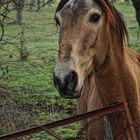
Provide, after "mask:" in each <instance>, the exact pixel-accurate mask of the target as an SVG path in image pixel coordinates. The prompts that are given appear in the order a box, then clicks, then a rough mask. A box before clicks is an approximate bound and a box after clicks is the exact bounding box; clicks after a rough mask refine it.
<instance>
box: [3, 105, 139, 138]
mask: <svg viewBox="0 0 140 140" xmlns="http://www.w3.org/2000/svg"><path fill="white" fill-rule="evenodd" d="M114 112H125V113H126V118H127V121H128V127H129V131H130V133H131V137H132V139H133V140H137V137H136V133H135V129H134V126H133V121H132V118H131V115H130V112H129V109H128V105H127V103H117V104H113V105H110V106H108V107H104V108H101V109H99V110H95V111H91V112H87V113H83V114H80V115H76V116H74V117H70V118H66V119H63V120H59V121H55V122H52V123H47V124H44V125H40V126H36V127H32V128H28V129H25V130H21V131H17V132H14V133H11V134H7V135H3V136H0V140H9V139H13V138H17V137H22V136H26V135H31V134H33V133H38V132H40V131H46V132H47V133H49V134H50V135H52V136H53V137H55V138H56V139H58V140H66V139H65V138H63V137H61V136H59V135H57V134H56V133H54V132H53V131H52V130H51V129H53V128H57V127H60V126H64V125H68V124H71V123H75V122H79V121H82V120H86V119H88V118H93V119H94V118H100V117H103V116H105V115H108V114H111V113H114Z"/></svg>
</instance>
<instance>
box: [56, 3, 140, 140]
mask: <svg viewBox="0 0 140 140" xmlns="http://www.w3.org/2000/svg"><path fill="white" fill-rule="evenodd" d="M55 20H56V23H57V25H58V26H59V27H60V38H59V45H60V47H59V53H58V62H57V65H56V68H55V70H54V84H55V87H56V88H57V89H58V91H59V93H60V95H61V96H62V97H64V98H69V99H72V98H78V105H77V109H78V113H82V112H86V111H91V110H95V109H99V108H101V107H105V106H107V105H109V104H113V103H115V102H127V103H128V106H129V109H130V113H131V116H132V120H133V123H134V128H135V131H136V135H137V138H138V139H139V140H140V55H138V54H137V53H135V52H133V51H132V50H130V49H129V48H127V47H126V44H127V40H128V39H127V38H128V33H127V29H126V26H125V23H124V20H123V18H122V16H121V14H120V13H119V12H118V11H117V10H116V9H115V7H114V6H112V5H111V4H110V3H109V1H108V0H61V2H60V3H59V5H58V7H57V9H56V13H55ZM107 119H108V121H109V122H110V126H111V130H112V133H113V137H114V139H119V140H128V139H129V140H131V139H132V138H131V136H130V132H129V130H128V123H127V121H126V116H125V114H124V113H119V114H118V113H116V114H115V115H110V116H107ZM125 130H126V131H125ZM87 139H89V140H94V139H95V140H103V121H102V120H99V121H98V122H97V121H96V122H93V124H92V127H91V128H90V129H89V130H88V138H87Z"/></svg>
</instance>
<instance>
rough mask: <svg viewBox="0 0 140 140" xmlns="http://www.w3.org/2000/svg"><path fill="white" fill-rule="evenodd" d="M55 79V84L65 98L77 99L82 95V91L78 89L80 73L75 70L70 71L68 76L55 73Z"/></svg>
mask: <svg viewBox="0 0 140 140" xmlns="http://www.w3.org/2000/svg"><path fill="white" fill-rule="evenodd" d="M53 81H54V86H55V87H56V89H57V90H58V91H59V94H60V95H61V96H62V97H63V98H67V99H75V98H79V97H80V95H81V93H80V92H79V91H76V87H77V84H78V75H77V73H76V72H75V71H71V72H69V73H68V74H67V75H66V76H63V78H61V76H60V75H56V74H55V73H54V75H53Z"/></svg>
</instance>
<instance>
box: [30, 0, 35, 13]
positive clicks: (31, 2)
mask: <svg viewBox="0 0 140 140" xmlns="http://www.w3.org/2000/svg"><path fill="white" fill-rule="evenodd" d="M34 4H35V0H30V11H31V10H32V8H33V6H34Z"/></svg>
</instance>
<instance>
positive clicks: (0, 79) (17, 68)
mask: <svg viewBox="0 0 140 140" xmlns="http://www.w3.org/2000/svg"><path fill="white" fill-rule="evenodd" d="M116 7H117V9H119V11H121V13H123V15H124V17H125V20H126V22H127V25H128V29H129V33H130V40H131V41H130V44H131V45H130V46H131V48H133V49H134V50H135V51H137V52H140V46H139V44H138V43H137V37H136V32H137V22H136V19H135V11H134V8H133V7H132V5H131V4H130V5H126V4H124V3H117V4H116ZM55 8H56V4H54V5H52V6H51V7H45V8H43V9H41V10H40V11H39V12H29V11H27V10H26V11H24V13H23V24H22V25H15V24H13V23H12V21H13V17H15V11H12V12H10V14H9V17H11V19H10V20H9V21H8V24H6V26H5V36H4V39H3V41H2V42H1V43H0V84H1V85H4V86H6V87H9V88H10V89H11V90H12V91H13V93H15V95H16V102H17V103H18V104H20V105H21V104H22V105H24V106H27V107H28V106H32V109H31V110H30V111H32V112H34V113H35V114H36V116H37V117H36V120H35V121H36V124H38V123H44V122H47V121H53V120H58V119H62V118H64V117H66V116H68V115H72V114H74V113H75V106H76V105H75V104H76V103H75V101H70V100H65V99H62V98H61V97H59V95H58V93H57V91H56V90H55V88H54V86H53V81H52V73H53V69H54V67H55V63H56V59H57V50H58V31H57V28H56V27H55V24H54V22H53V14H54V11H55ZM22 30H24V47H25V49H26V51H27V52H28V54H29V56H28V59H27V60H21V59H20V47H21V46H20V36H21V31H22ZM55 107H58V109H59V108H61V111H59V110H57V109H56V108H55ZM47 108H48V110H49V108H51V109H50V110H49V111H48V110H47ZM68 108H70V113H68ZM62 110H64V111H62ZM78 128H79V127H78ZM72 130H75V131H74V132H73V131H71V130H70V129H65V128H63V129H61V130H58V131H59V132H60V133H62V134H64V135H72V136H73V135H75V133H76V132H77V125H74V126H73V127H72ZM46 137H48V135H47V134H46V133H39V134H36V135H33V136H32V138H31V140H43V139H44V140H46ZM49 139H50V140H52V138H48V139H47V140H49Z"/></svg>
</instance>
